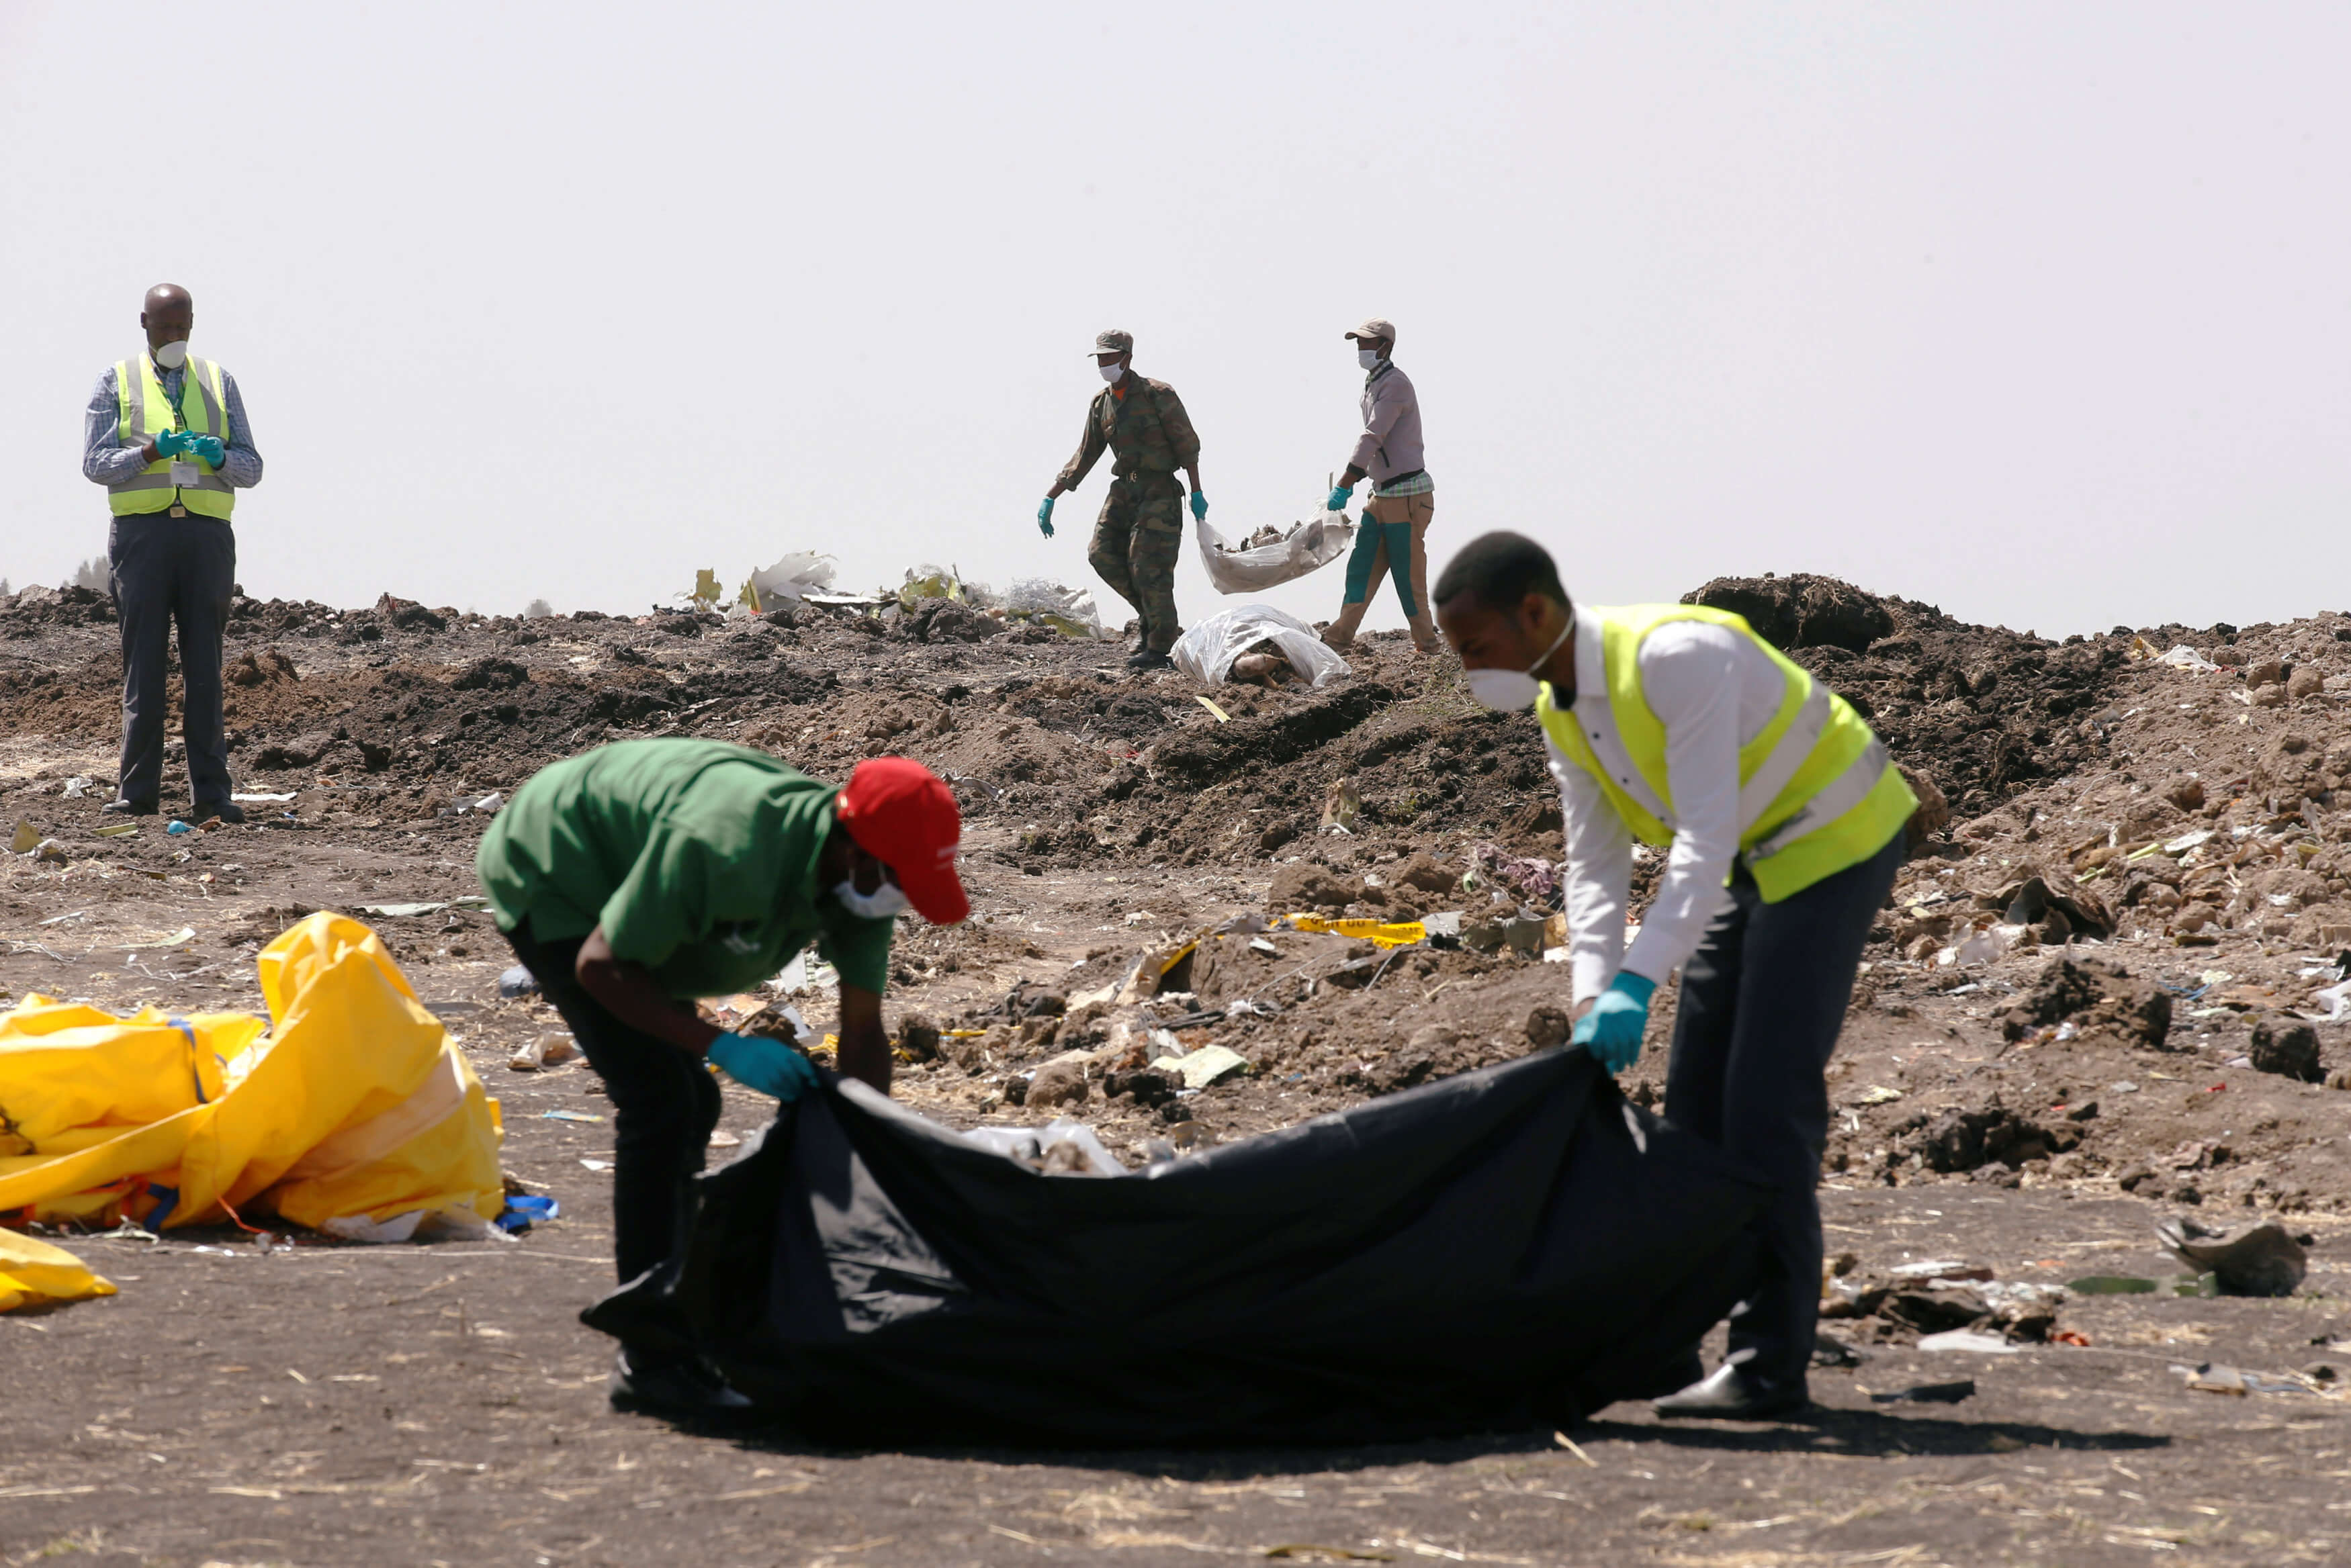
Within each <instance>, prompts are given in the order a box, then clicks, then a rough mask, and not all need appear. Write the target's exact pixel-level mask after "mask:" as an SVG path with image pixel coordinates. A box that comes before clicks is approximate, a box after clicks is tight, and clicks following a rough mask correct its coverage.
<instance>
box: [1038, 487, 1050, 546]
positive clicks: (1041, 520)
mask: <svg viewBox="0 0 2351 1568" xmlns="http://www.w3.org/2000/svg"><path fill="white" fill-rule="evenodd" d="M1037 526H1038V527H1039V528H1040V529H1042V530H1043V531H1044V534H1045V537H1046V538H1048V539H1050V538H1051V537H1052V536H1053V498H1052V497H1051V496H1050V495H1048V496H1047V497H1045V504H1043V505H1042V506H1040V507H1038V508H1037Z"/></svg>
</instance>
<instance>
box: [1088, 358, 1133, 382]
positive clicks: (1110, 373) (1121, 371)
mask: <svg viewBox="0 0 2351 1568" xmlns="http://www.w3.org/2000/svg"><path fill="white" fill-rule="evenodd" d="M1094 369H1097V370H1100V371H1101V372H1102V379H1103V380H1105V381H1108V382H1110V383H1111V384H1112V385H1113V386H1115V385H1117V383H1118V379H1119V378H1120V377H1121V376H1123V375H1125V374H1126V361H1125V360H1123V359H1121V360H1120V361H1119V362H1118V363H1117V364H1115V365H1097V366H1095V367H1094Z"/></svg>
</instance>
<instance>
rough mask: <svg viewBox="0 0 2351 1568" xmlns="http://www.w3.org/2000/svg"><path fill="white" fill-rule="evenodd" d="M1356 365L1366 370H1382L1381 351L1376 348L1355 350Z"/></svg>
mask: <svg viewBox="0 0 2351 1568" xmlns="http://www.w3.org/2000/svg"><path fill="white" fill-rule="evenodd" d="M1355 363H1356V364H1358V365H1361V366H1362V367H1363V368H1364V369H1366V370H1376V369H1379V368H1380V351H1379V350H1378V349H1376V348H1358V349H1356V350H1355Z"/></svg>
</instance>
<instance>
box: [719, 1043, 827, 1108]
mask: <svg viewBox="0 0 2351 1568" xmlns="http://www.w3.org/2000/svg"><path fill="white" fill-rule="evenodd" d="M710 1060H711V1062H712V1063H713V1064H716V1066H717V1068H718V1069H719V1071H721V1072H723V1073H725V1074H726V1075H727V1076H728V1077H730V1078H732V1079H734V1080H735V1081H736V1082H737V1083H738V1084H740V1085H743V1086H744V1087H745V1088H747V1089H757V1090H758V1091H759V1093H761V1094H763V1095H773V1096H775V1097H776V1098H777V1099H778V1100H781V1101H783V1102H784V1104H786V1105H789V1104H791V1103H792V1102H793V1101H794V1100H797V1099H799V1097H800V1096H802V1095H804V1094H806V1093H807V1092H808V1091H809V1090H810V1089H813V1088H815V1087H816V1086H817V1085H819V1084H820V1083H822V1082H823V1081H824V1080H823V1079H821V1078H820V1077H819V1076H818V1075H817V1071H816V1064H814V1063H812V1062H810V1060H809V1059H808V1058H807V1057H805V1056H803V1055H801V1054H799V1052H797V1051H795V1050H793V1049H792V1048H791V1047H790V1046H789V1045H787V1044H784V1043H783V1042H782V1041H780V1040H770V1039H768V1038H767V1037H766V1036H765V1035H762V1034H721V1035H720V1036H719V1037H718V1038H717V1039H716V1040H713V1041H712V1042H711V1043H710Z"/></svg>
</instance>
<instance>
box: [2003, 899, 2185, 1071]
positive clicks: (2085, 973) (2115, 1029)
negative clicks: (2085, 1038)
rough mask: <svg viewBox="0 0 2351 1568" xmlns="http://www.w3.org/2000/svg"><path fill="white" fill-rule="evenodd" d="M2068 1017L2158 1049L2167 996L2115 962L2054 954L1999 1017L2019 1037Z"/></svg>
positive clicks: (2166, 1024) (2165, 1027) (2166, 1023)
mask: <svg viewBox="0 0 2351 1568" xmlns="http://www.w3.org/2000/svg"><path fill="white" fill-rule="evenodd" d="M2193 907H2194V906H2190V908H2193ZM2186 913H2187V911H2186V910H2182V911H2181V914H2182V915H2183V916H2184V915H2185V914H2186ZM2173 923H2174V924H2179V921H2178V920H2175V921H2174V922H2173ZM2183 929H2188V928H2183ZM2068 1020H2072V1021H2074V1022H2075V1023H2079V1024H2080V1025H2081V1028H2082V1030H2083V1032H2084V1033H2088V1032H2090V1031H2091V1030H2094V1029H2105V1030H2108V1031H2111V1032H2112V1033H2117V1034H2120V1035H2121V1036H2122V1037H2123V1038H2124V1039H2125V1040H2126V1041H2129V1042H2132V1043H2134V1044H2144V1045H2152V1046H2156V1047H2158V1048H2160V1047H2161V1046H2162V1044H2164V1037H2165V1036H2166V1035H2168V1033H2170V1032H2171V997H2170V996H2169V994H2168V993H2167V992H2165V991H2163V989H2162V988H2161V987H2159V986H2158V985H2156V984H2154V983H2153V982H2152V981H2145V980H2137V979H2134V978H2132V976H2131V974H2130V972H2129V971H2127V970H2126V969H2124V968H2123V967H2122V966H2121V965H2119V964H2107V963H2101V962H2098V961H2095V960H2088V959H2083V960H2075V959H2070V958H2055V959H2052V960H2050V961H2049V962H2048V963H2047V964H2046V965H2045V966H2044V967H2043V969H2042V971H2041V974H2040V977H2039V978H2038V979H2037V980H2035V981H2033V982H2032V990H2030V991H2028V992H2025V993H2024V994H2023V995H2022V996H2021V997H2019V998H2018V999H2017V1002H2016V1005H2015V1006H2013V1007H2011V1008H2010V1009H2009V1010H2008V1012H2006V1013H2005V1014H2003V1015H2002V1016H2001V1034H2002V1035H2003V1036H2004V1037H2005V1038H2007V1039H2010V1040H2022V1039H2023V1038H2025V1037H2026V1036H2027V1035H2029V1034H2032V1033H2034V1032H2036V1031H2037V1030H2040V1029H2043V1028H2044V1027H2047V1026H2049V1025H2052V1024H2057V1023H2065V1022H2067V1021H2068Z"/></svg>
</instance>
